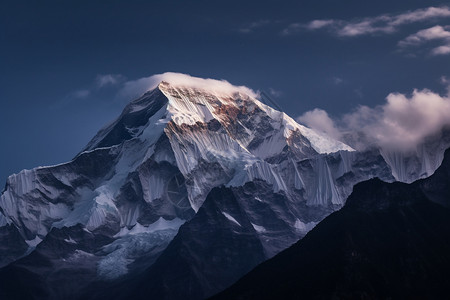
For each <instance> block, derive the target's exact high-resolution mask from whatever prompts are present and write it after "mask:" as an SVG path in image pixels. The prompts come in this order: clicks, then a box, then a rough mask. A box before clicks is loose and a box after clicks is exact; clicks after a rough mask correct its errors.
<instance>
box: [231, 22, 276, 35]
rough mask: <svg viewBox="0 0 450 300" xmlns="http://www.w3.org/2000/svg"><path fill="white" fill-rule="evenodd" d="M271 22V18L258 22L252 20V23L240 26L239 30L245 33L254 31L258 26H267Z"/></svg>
mask: <svg viewBox="0 0 450 300" xmlns="http://www.w3.org/2000/svg"><path fill="white" fill-rule="evenodd" d="M271 23H272V22H271V21H269V20H259V21H256V22H251V23H248V24H245V25H244V26H242V27H241V28H239V30H238V31H239V32H240V33H245V34H248V33H253V32H254V31H255V30H257V29H258V28H261V27H264V26H267V25H269V24H271Z"/></svg>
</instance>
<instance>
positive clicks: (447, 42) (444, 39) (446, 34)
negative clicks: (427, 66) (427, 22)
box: [398, 25, 450, 56]
mask: <svg viewBox="0 0 450 300" xmlns="http://www.w3.org/2000/svg"><path fill="white" fill-rule="evenodd" d="M430 41H439V42H440V43H441V45H440V46H438V47H435V48H433V49H432V50H431V51H430V54H431V55H434V56H436V55H446V54H450V31H447V30H446V29H445V28H444V27H442V26H439V25H437V26H433V27H430V28H427V29H423V30H419V31H418V32H416V33H414V34H411V35H409V36H407V37H406V38H405V39H403V40H401V41H400V42H398V47H399V48H401V49H402V50H405V51H406V50H409V49H410V48H411V47H418V46H421V45H423V44H425V43H428V42H430Z"/></svg>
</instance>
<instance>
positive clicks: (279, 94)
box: [269, 88, 283, 98]
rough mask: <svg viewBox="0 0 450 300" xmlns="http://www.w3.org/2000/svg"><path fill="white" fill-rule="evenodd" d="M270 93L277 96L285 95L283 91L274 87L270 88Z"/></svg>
mask: <svg viewBox="0 0 450 300" xmlns="http://www.w3.org/2000/svg"><path fill="white" fill-rule="evenodd" d="M269 94H270V95H271V96H273V97H275V98H278V97H281V96H282V95H283V92H282V91H279V90H276V89H274V88H269Z"/></svg>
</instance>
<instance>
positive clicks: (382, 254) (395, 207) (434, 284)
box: [212, 149, 450, 299]
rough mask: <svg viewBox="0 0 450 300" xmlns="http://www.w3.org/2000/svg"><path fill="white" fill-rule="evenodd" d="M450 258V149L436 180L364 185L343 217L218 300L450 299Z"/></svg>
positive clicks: (358, 187) (325, 223)
mask: <svg viewBox="0 0 450 300" xmlns="http://www.w3.org/2000/svg"><path fill="white" fill-rule="evenodd" d="M324 241H325V242H324ZM449 253H450V149H449V150H447V151H446V154H445V159H444V161H443V162H442V165H441V166H440V167H439V169H438V170H437V171H436V172H435V173H434V174H433V175H431V176H430V177H429V178H426V179H421V180H418V181H415V182H414V183H412V184H405V183H400V182H394V183H386V182H383V181H381V180H379V179H377V178H376V179H371V180H368V181H365V182H362V183H358V184H357V185H356V186H355V188H354V191H353V193H352V194H351V195H350V197H349V198H348V200H347V202H346V204H345V206H344V207H343V208H342V209H341V210H339V211H337V212H335V213H333V214H331V215H330V216H328V217H327V218H325V219H324V220H323V221H322V222H321V223H320V224H319V225H317V226H316V227H315V228H314V229H313V230H311V231H310V232H309V233H308V234H307V235H306V237H304V238H303V239H302V240H300V241H299V242H297V243H296V244H295V245H293V246H291V247H290V248H289V249H287V250H285V251H283V252H281V253H280V254H278V255H277V256H275V257H274V258H273V259H271V260H269V261H266V262H264V263H262V264H261V265H259V266H258V267H256V268H255V269H254V270H252V271H251V272H250V273H249V274H247V275H245V276H244V277H243V278H242V279H240V280H239V281H238V282H237V283H236V284H234V285H233V286H232V287H230V288H229V289H227V290H226V291H224V292H222V293H220V294H219V295H217V296H216V297H213V298H212V299H300V298H301V299H334V298H336V299H445V298H447V297H448V287H449V286H450V255H449Z"/></svg>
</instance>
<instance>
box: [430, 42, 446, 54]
mask: <svg viewBox="0 0 450 300" xmlns="http://www.w3.org/2000/svg"><path fill="white" fill-rule="evenodd" d="M431 54H432V55H447V54H450V44H449V45H443V46H439V47H436V48H434V49H433V50H431Z"/></svg>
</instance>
